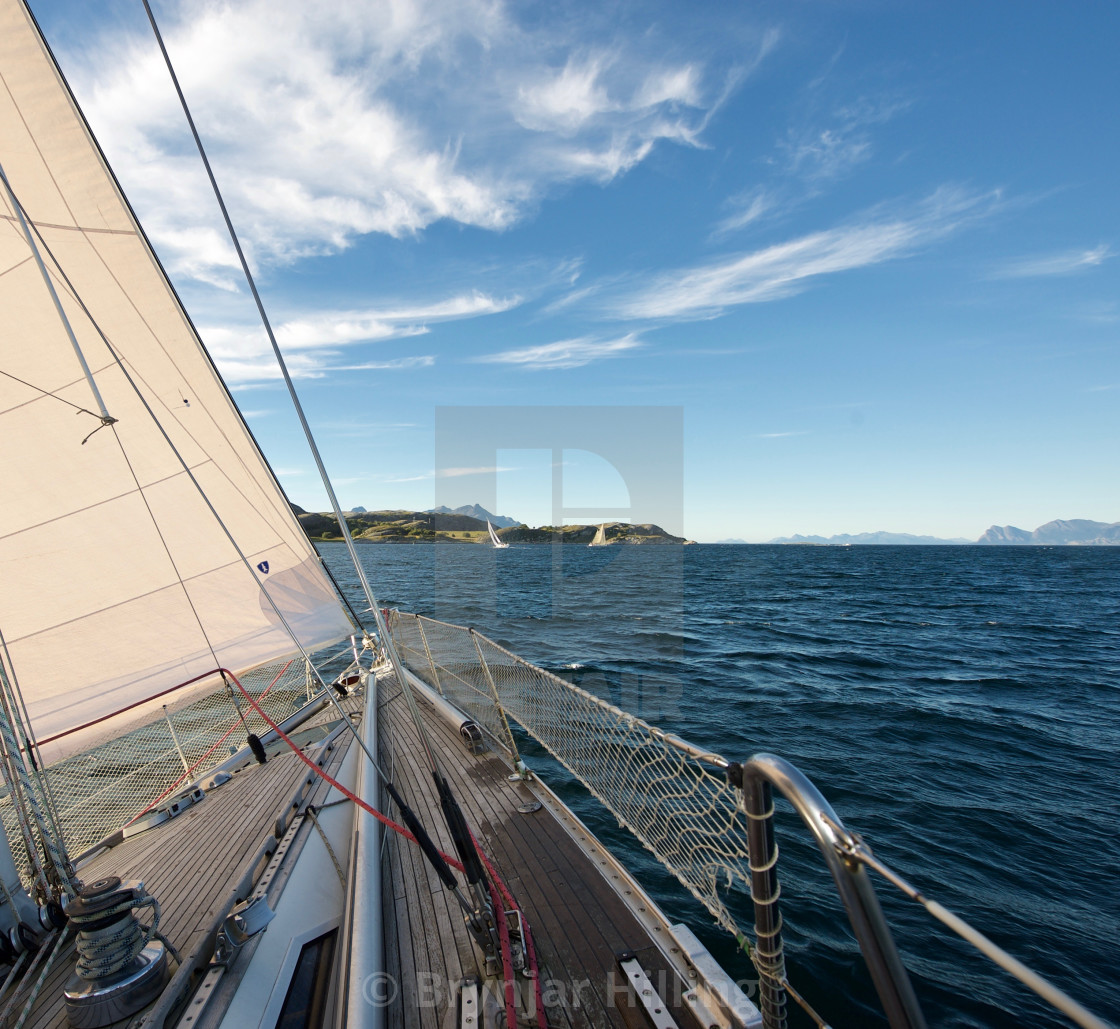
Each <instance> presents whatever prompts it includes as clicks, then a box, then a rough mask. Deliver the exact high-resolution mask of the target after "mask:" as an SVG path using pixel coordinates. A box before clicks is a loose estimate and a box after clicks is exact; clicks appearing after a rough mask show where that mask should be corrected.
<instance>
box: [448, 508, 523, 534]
mask: <svg viewBox="0 0 1120 1029" xmlns="http://www.w3.org/2000/svg"><path fill="white" fill-rule="evenodd" d="M428 511H429V512H430V513H431V514H457V515H466V516H467V517H468V518H477V519H478V520H479V521H480V522H484V521H486V520H487V519H490V523H491V524H492V525H493V526H494V528H495V529H511V528H513V526H515V525H520V524H521V522H519V521H518V520H517V519H516V518H507V517H506V516H505V515H496V514H491V513H490V512H489V511H487V510H486V508H484V507H482V506H481V505H479V504H467V505H465V506H463V507H456V508H455V509H454V510H453V509H452V508H450V507H443V506H442V505H441V506H440V507H430V508H428Z"/></svg>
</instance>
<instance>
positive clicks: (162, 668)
mask: <svg viewBox="0 0 1120 1029" xmlns="http://www.w3.org/2000/svg"><path fill="white" fill-rule="evenodd" d="M0 166H2V167H3V169H4V172H5V174H6V176H7V179H8V181H9V183H10V185H11V188H12V190H13V191H14V194H15V196H16V197H17V199H18V201H19V205H20V206H21V207H22V208H23V210H24V212H25V214H26V216H27V217H28V219H29V220H30V222H31V223H32V225H33V226H34V229H35V230H36V231H37V233H38V234H39V236H41V239H42V244H41V245H44V250H43V255H42V256H43V261H44V262H45V264H46V266H47V268H48V269H49V271H50V274H51V277H52V279H53V281H54V285H55V289H56V291H57V293H58V295H59V297H60V299H61V301H62V305H63V307H64V309H65V311H66V314H67V316H68V318H69V321H70V322H71V324H72V326H73V331H74V333H75V335H76V337H77V340H78V342H79V344H80V347H81V349H82V352H83V353H84V355H85V359H86V361H87V362H88V364H89V366H90V368H91V369H92V372H93V377H94V380H95V382H96V384H97V386H98V388H99V390H100V393H101V395H102V396H103V398H104V401H105V406H106V408H107V410H108V413H109V414H110V415H111V416H112V417H113V418H115V419H117V422H116V424H114V425H112V426H110V427H105V428H98V426H99V424H100V422H99V420H98V418H96V417H94V416H93V415H91V414H88V413H85V414H83V413H80V412H79V411H77V410H76V409H77V408H81V409H85V410H86V411H87V412H89V411H92V412H94V413H95V414H96V412H97V410H98V408H97V405H96V401H95V400H94V397H93V394H92V391H91V388H90V386H89V384H88V382H87V381H86V379H85V377H84V375H83V372H82V370H81V367H80V364H79V361H78V359H77V357H76V355H75V352H74V349H73V347H72V346H71V343H70V341H69V339H68V337H67V335H66V332H65V329H64V326H63V323H62V321H61V319H60V318H59V316H58V314H57V312H56V311H55V309H54V306H53V303H52V301H51V298H50V294H49V292H48V291H47V287H46V285H45V283H44V281H43V278H42V275H41V274H40V271H39V269H38V267H37V265H36V262H35V260H34V256H33V254H32V251H31V248H30V247H29V245H28V242H27V241H26V239H25V238H24V235H23V232H22V230H21V227H20V224H19V220H18V218H17V213H16V211H15V209H14V208H13V205H12V203H11V202H10V200H9V199H8V196H7V193H6V191H4V190H2V189H0V319H2V328H0V433H2V438H3V440H4V443H3V450H2V454H3V456H2V457H0V572H2V581H0V630H2V632H3V635H4V639H5V642H6V644H7V648H8V654H9V657H10V662H11V666H12V671H14V673H15V675H16V676H17V678H18V681H19V683H20V686H21V688H22V690H23V694H24V697H25V698H26V700H27V704H28V708H29V713H30V717H31V721H32V725H33V727H34V729H35V731H36V733H37V735H38V736H39V738H40V740H42V741H51V740H55V741H56V746H55V747H54V748H48V749H53V752H54V754H55V755H56V756H57V755H60V754H61V753H62V752H70V751H72V750H75V749H78V748H79V747H80V746H82V745H84V744H85V743H86V742H87V740H88V738H89V735H90V733H92V732H93V731H94V730H86V731H77V732H76V731H74V730H76V729H77V727H81V726H85V725H87V724H88V723H91V722H94V721H95V720H99V719H104V718H106V717H107V716H110V715H111V714H113V713H114V712H118V711H121V710H122V709H125V708H128V707H130V706H132V705H135V704H137V703H139V702H142V701H144V700H146V699H148V698H151V697H153V696H155V695H157V694H160V693H163V692H165V691H167V690H170V689H171V688H173V687H175V686H177V685H179V684H181V683H184V682H186V681H187V680H189V679H191V678H192V677H194V676H197V675H200V674H202V673H205V672H207V671H209V670H211V669H213V668H214V667H215V666H218V665H220V666H224V667H228V668H230V669H231V670H234V671H238V670H241V669H245V668H248V667H250V666H252V665H255V664H259V663H260V662H263V661H265V660H269V659H272V658H275V657H278V656H282V655H284V654H287V653H293V652H295V651H296V647H295V644H294V643H293V642H292V640H291V638H290V637H289V636H288V634H287V632H286V631H285V630H284V628H283V627H282V625H281V624H280V619H279V618H278V617H277V615H276V613H275V611H274V610H273V608H272V606H271V605H270V604H269V603H268V602H266V601H265V599H264V598H263V597H262V595H261V591H260V588H259V587H258V584H257V581H256V580H255V579H254V576H253V574H251V573H250V571H249V570H248V568H247V567H246V566H245V563H244V562H243V561H242V560H241V558H240V557H239V555H238V553H237V548H235V547H234V546H233V545H232V544H231V542H230V540H229V538H228V537H227V535H226V533H225V531H224V530H223V529H222V527H221V525H220V524H219V523H218V522H217V520H216V519H215V518H214V517H213V515H212V514H211V513H210V511H209V509H208V507H207V505H206V503H205V502H204V500H203V499H202V497H201V496H200V494H199V491H198V489H197V488H196V486H195V484H194V483H193V482H192V481H191V477H190V476H189V475H188V474H187V472H186V471H185V470H184V468H183V464H182V463H181V461H180V458H179V457H177V456H176V454H175V450H177V451H178V452H179V454H180V455H181V456H182V461H183V462H185V463H186V465H187V466H188V467H189V468H190V470H191V472H192V473H193V475H194V476H195V477H196V478H197V480H198V482H199V483H200V484H201V486H202V488H203V489H204V491H205V493H206V495H207V497H209V499H210V502H211V503H212V504H213V505H214V508H215V509H216V510H217V512H218V513H219V515H220V517H221V519H222V521H223V522H224V523H225V525H226V526H227V527H228V530H229V532H230V534H232V536H233V538H234V539H235V540H236V541H237V545H238V547H239V548H240V549H241V550H242V551H243V553H244V554H245V555H246V556H247V558H248V560H249V562H250V563H251V564H252V565H253V566H254V567H256V568H257V569H258V570H259V571H258V572H257V575H258V576H259V578H260V579H261V580H262V581H263V582H264V583H265V585H266V587H267V589H268V592H269V595H270V596H271V597H272V598H273V601H274V602H275V604H276V606H277V607H278V608H279V609H280V611H281V612H282V613H283V615H284V619H285V620H287V621H288V622H289V624H290V625H291V627H292V629H293V630H294V631H295V633H296V635H297V636H298V637H299V639H300V641H301V643H302V644H303V645H304V646H305V647H308V648H311V647H313V646H317V645H320V644H323V643H326V642H329V641H332V640H335V639H338V638H340V637H342V636H344V635H346V634H347V633H348V632H350V625H349V622H348V621H347V619H346V617H345V615H344V613H343V612H342V610H341V608H340V607H339V604H338V602H337V600H336V598H335V595H334V591H333V590H332V588H331V586H330V584H329V583H328V582H327V581H326V579H325V577H324V575H323V573H322V571H321V570H320V568H319V566H318V563H317V560H316V557H315V554H314V551H313V549H312V547H311V545H310V543H309V542H308V540H307V538H306V536H305V535H304V533H303V532H302V530H301V529H300V527H299V525H298V523H297V522H296V520H295V519H294V517H293V515H292V513H291V510H290V508H289V506H288V504H287V502H286V501H285V499H284V497H283V494H282V492H281V491H280V489H279V487H278V486H277V484H276V482H275V480H274V479H273V476H272V474H271V472H270V470H269V469H268V466H267V465H266V463H265V461H264V459H263V458H262V457H261V455H260V453H259V451H258V450H257V447H256V445H255V443H254V442H253V440H252V437H251V436H250V434H249V432H248V429H247V428H246V427H245V425H244V423H243V422H242V420H241V417H240V415H239V413H238V412H237V410H236V408H235V406H234V404H233V402H232V400H231V399H230V397H229V395H228V394H227V392H226V389H225V387H224V385H223V384H222V382H221V381H220V379H219V378H218V376H217V374H216V372H215V371H214V369H213V367H212V365H211V363H210V361H209V359H208V357H207V356H206V354H205V352H204V351H203V349H202V347H201V344H200V342H199V340H198V338H197V335H196V333H195V331H194V328H193V326H192V325H191V324H190V322H189V320H188V318H187V316H186V314H185V313H184V312H183V310H182V308H181V307H180V305H179V303H178V300H177V298H176V297H175V295H174V292H173V290H172V289H171V287H170V285H169V283H168V282H167V280H166V278H165V276H164V274H163V272H162V270H161V268H160V267H159V264H158V262H157V261H156V259H155V257H154V256H153V254H152V252H151V250H150V249H149V247H148V244H147V242H146V240H145V238H144V237H143V235H142V233H141V231H140V229H139V227H138V225H137V223H136V221H135V219H134V217H133V215H132V213H131V211H130V210H129V208H128V205H127V203H126V202H125V201H124V199H123V197H122V195H121V193H120V190H119V189H118V187H117V185H116V183H115V180H114V179H113V177H112V175H111V173H110V172H109V170H108V168H107V166H106V165H105V162H104V160H103V158H102V157H101V155H100V152H99V150H98V148H97V146H96V144H95V143H94V142H93V140H92V137H91V136H90V134H89V132H88V129H87V128H86V126H85V123H84V120H83V119H82V117H81V115H80V113H79V112H78V110H77V108H76V106H75V105H74V103H73V100H72V98H71V96H70V94H69V90H68V89H67V87H66V85H65V83H64V82H63V81H62V80H61V78H60V76H59V73H58V72H57V70H56V68H55V67H54V64H53V61H52V60H51V59H50V58H49V55H48V53H47V52H46V48H45V44H43V43H42V41H41V39H40V36H39V33H38V30H37V29H36V27H35V26H34V25H33V24H32V23H31V21H30V19H29V16H28V15H27V13H26V10H25V9H24V7H23V5H22V4H20V3H16V2H14V0H3V2H0ZM78 298H80V300H81V302H82V303H84V304H85V305H86V307H88V309H89V313H88V314H87V313H86V312H85V311H83V309H82V306H81V303H79V300H78ZM95 324H96V327H95ZM98 328H99V329H100V332H101V333H104V336H105V338H106V339H107V340H108V341H109V343H110V344H111V345H112V349H113V350H114V351H115V352H116V354H117V355H119V357H120V364H118V362H117V360H116V359H115V358H114V356H113V353H112V352H111V351H110V348H109V347H108V346H107V345H106V342H105V340H103V339H102V338H101V335H100V334H99V331H98ZM126 372H127V375H126ZM129 378H131V380H132V382H133V383H135V384H136V386H137V387H138V388H139V390H140V392H141V393H142V394H143V396H144V398H145V400H146V402H147V404H148V405H150V407H151V408H152V409H153V411H154V414H155V417H156V418H158V420H159V422H160V423H161V424H162V426H163V427H164V430H165V431H166V432H167V434H168V436H169V437H170V440H171V443H173V444H174V448H175V450H173V449H172V447H171V446H170V445H169V444H168V442H167V441H166V440H165V439H164V437H163V435H162V433H161V431H160V429H159V427H158V426H157V425H156V423H155V421H154V420H153V418H152V416H151V415H149V413H148V411H146V410H145V407H144V405H143V404H142V403H141V401H140V399H139V398H138V396H137V393H136V390H135V389H134V388H133V385H131V384H130V382H129ZM95 429H96V430H97V431H96V432H94V430H95ZM91 432H93V435H92V436H90V437H89V438H88V440H87V441H86V442H85V443H84V444H83V440H84V439H86V437H87V436H89V434H90V433H91ZM60 734H64V735H61V736H60ZM48 756H50V755H49V754H48Z"/></svg>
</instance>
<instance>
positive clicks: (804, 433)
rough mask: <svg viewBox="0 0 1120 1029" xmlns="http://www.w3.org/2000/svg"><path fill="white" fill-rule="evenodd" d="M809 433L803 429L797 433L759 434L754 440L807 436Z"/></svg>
mask: <svg viewBox="0 0 1120 1029" xmlns="http://www.w3.org/2000/svg"><path fill="white" fill-rule="evenodd" d="M808 435H809V431H808V430H807V429H803V430H801V431H799V432H760V433H758V435H757V436H756V437H755V438H756V439H785V438H786V437H787V436H808Z"/></svg>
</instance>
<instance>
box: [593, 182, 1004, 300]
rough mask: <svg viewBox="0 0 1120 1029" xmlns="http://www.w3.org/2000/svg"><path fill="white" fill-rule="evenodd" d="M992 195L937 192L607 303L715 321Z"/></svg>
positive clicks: (930, 233) (869, 260)
mask: <svg viewBox="0 0 1120 1029" xmlns="http://www.w3.org/2000/svg"><path fill="white" fill-rule="evenodd" d="M995 200H996V196H995V195H991V196H977V195H970V194H966V193H963V192H960V191H958V190H952V189H942V190H938V191H937V192H936V193H935V194H934V195H933V196H931V197H930V198H929V199H928V200H926V201H925V202H924V203H922V204H921V205H919V206H918V207H917V208H916V209H914V210H912V211H910V212H907V213H902V214H895V215H894V216H893V217H889V216H887V215H886V214H885V213H884V212H882V211H881V210H876V211H872V212H870V213H869V214H867V215H865V216H864V218H863V220H862V221H857V222H855V223H853V224H849V225H845V226H842V227H840V228H835V229H827V230H824V231H821V232H814V233H810V234H809V235H807V236H801V237H799V238H798V239H793V240H790V241H789V242H786V243H778V244H775V245H773V246H769V247H765V248H764V249H762V250H755V251H751V252H749V253H742V254H733V255H731V256H729V257H725V258H723V259H722V260H719V261H713V262H710V263H708V264H705V265H703V266H701V267H697V268H682V269H673V270H671V271H668V272H663V273H661V274H658V275H654V276H652V277H649V278H647V279H646V280H645V282H644V284H643V285H642V286H641V287H640V288H639V289H636V290H632V291H631V292H630V293H629V294H624V295H622V296H619V297H617V298H615V299H614V300H613V301H610V302H608V304H607V305H606V306H607V310H608V312H609V313H610V314H612V315H613V316H614V317H618V318H625V319H647V318H686V319H688V318H712V317H716V316H718V315H719V314H721V313H722V312H723V310H724V309H725V308H728V307H733V306H737V305H739V304H755V303H762V302H765V301H769V300H778V299H781V298H783V297H789V296H793V295H794V294H796V293H800V292H801V291H802V290H804V289H806V288H808V284H809V282H810V280H812V279H814V278H817V277H819V276H822V275H829V274H834V273H836V272H842V271H849V270H851V269H853V268H862V267H866V266H868V265H873V264H879V263H881V262H883V261H887V260H892V259H895V258H899V257H903V256H906V255H907V254H910V253H912V252H913V251H915V250H917V249H918V248H919V247H921V246H924V245H926V244H928V243H930V242H932V241H934V240H936V239H938V238H940V237H943V236H945V235H947V234H948V233H950V232H952V231H954V230H955V229H957V228H958V227H960V226H961V225H962V224H963V223H965V222H966V221H969V220H971V219H975V218H977V217H981V216H982V215H983V214H985V213H987V211H989V210H990V209H991V207H992V206H993V204H994V202H995Z"/></svg>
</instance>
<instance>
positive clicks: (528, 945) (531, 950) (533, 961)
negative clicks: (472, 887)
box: [471, 833, 548, 1029]
mask: <svg viewBox="0 0 1120 1029" xmlns="http://www.w3.org/2000/svg"><path fill="white" fill-rule="evenodd" d="M471 842H472V843H473V844H474V849H475V850H476V851H478V856H479V857H480V858H482V863H483V864H484V865H485V866H486V871H487V872H489V873H490V880H491V882H492V883H497V886H498V889H500V890H501V892H502V896H501V897H497V896H495V897H494V898H493V904H494V906H495V908H497V907H498V906H499V901H500V900H502V899H504V900H505V902H506V903H507V904H508V905H509V907H510V909H511V910H514V911H518V912H520V914H521V926H522V928H523V929H524V930H525V953H526V956H527V957H528V959H529V969H530V971H531V972H532V974H533V999H534V1001H535V1002H536V1007H537V1025H538V1026H539V1027H540V1029H548V1021H547V1019H546V1018H545V1013H544V997H542V996H541V975H540V969H539V968H538V967H537V951H536V948H535V947H534V946H533V934H532V932H531V931H530V929H529V920H528V919H527V918H526V917H525V912H524V911H522V910H521V908H520V907H518V905H517V901H515V900H514V899H513V896H512V895H511V894H510V892H509V888H508V887H507V886H506V884H505V883H504V882H503V881H502V877H501V876H500V875H498V873H497V871H496V870H495V869H494V866H493V865H491V864H490V862H489V861H488V860H487V858H486V854H485V852H484V851H483V849H482V848H481V847H480V846H479V845H478V840H476V839H475V838H474V833H471ZM493 892H494V887H493V886H491V893H493ZM502 925H503V926H504V925H505V918H504V917H503V918H502ZM511 960H512V959H511ZM508 1017H509V1015H508V1012H507V1019H508ZM510 1024H511V1025H513V1024H515V1023H513V1022H511V1023H510Z"/></svg>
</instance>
